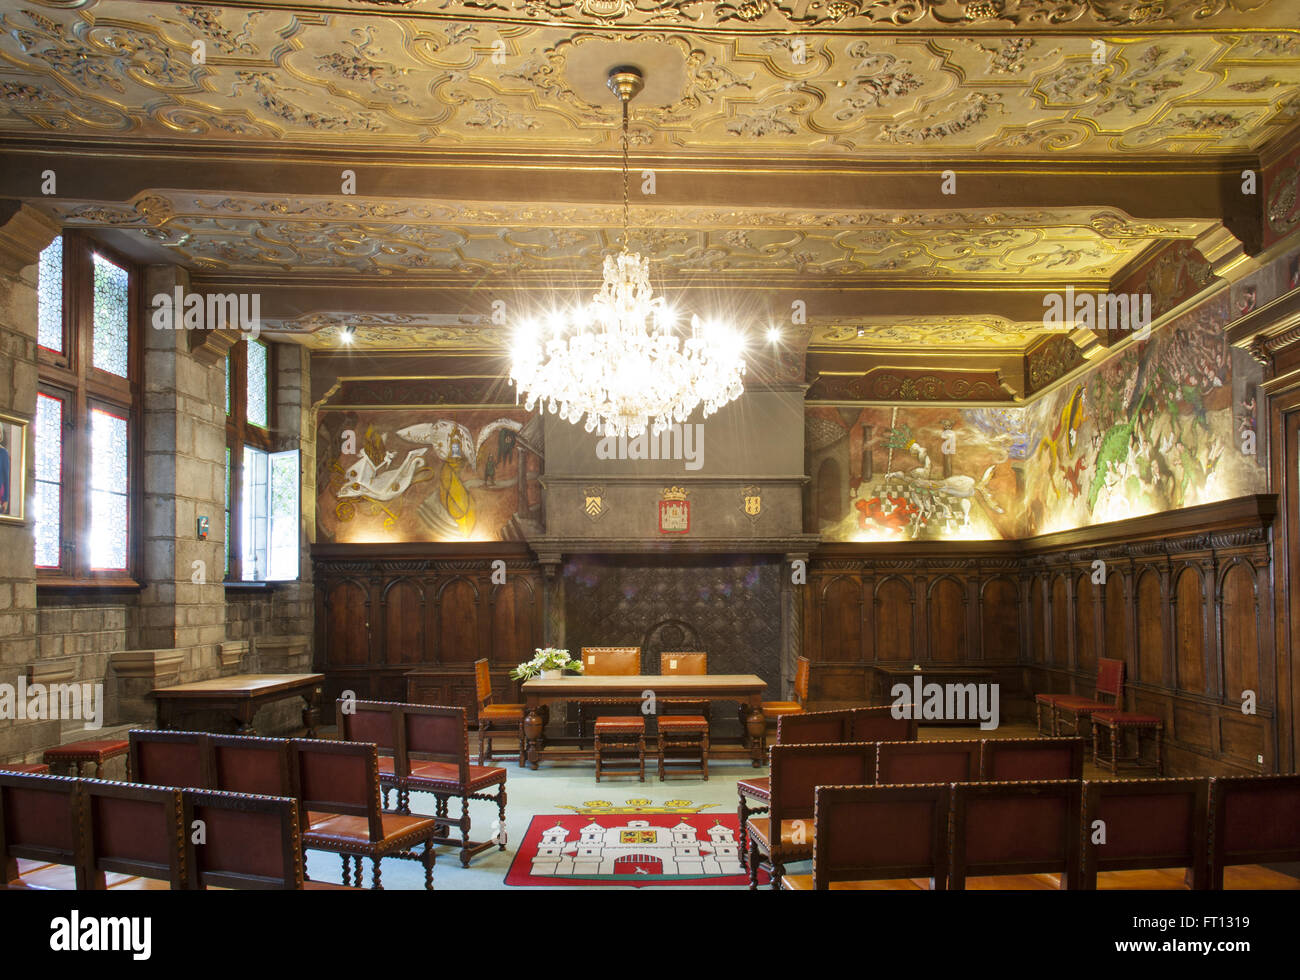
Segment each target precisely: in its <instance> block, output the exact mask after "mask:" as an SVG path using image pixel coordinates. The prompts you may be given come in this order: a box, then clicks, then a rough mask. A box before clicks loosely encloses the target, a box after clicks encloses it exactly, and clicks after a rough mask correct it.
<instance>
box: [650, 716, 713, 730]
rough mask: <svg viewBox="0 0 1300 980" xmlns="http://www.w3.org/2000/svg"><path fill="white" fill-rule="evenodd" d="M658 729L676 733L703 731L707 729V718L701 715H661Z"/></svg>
mask: <svg viewBox="0 0 1300 980" xmlns="http://www.w3.org/2000/svg"><path fill="white" fill-rule="evenodd" d="M659 730H660V731H661V732H674V733H676V734H690V733H691V732H701V733H703V732H707V731H708V730H709V720H708V719H707V718H705V717H704V716H703V715H661V716H660V718H659Z"/></svg>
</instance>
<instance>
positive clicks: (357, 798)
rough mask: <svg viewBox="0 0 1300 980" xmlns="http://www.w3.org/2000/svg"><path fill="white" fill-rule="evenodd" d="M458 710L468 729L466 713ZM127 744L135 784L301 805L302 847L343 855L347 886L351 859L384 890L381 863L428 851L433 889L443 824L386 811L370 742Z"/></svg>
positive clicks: (174, 737)
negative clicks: (366, 865) (366, 863)
mask: <svg viewBox="0 0 1300 980" xmlns="http://www.w3.org/2000/svg"><path fill="white" fill-rule="evenodd" d="M455 710H457V711H459V712H460V722H461V725H462V727H463V725H464V709H463V708H458V709H455ZM128 738H129V739H130V749H129V765H130V772H131V778H132V779H133V780H134V781H135V782H137V783H144V784H151V785H157V786H172V787H180V788H192V789H207V790H220V791H226V792H235V793H251V794H256V795H262V796H274V797H284V798H289V799H293V800H296V801H297V802H298V810H299V822H300V824H301V827H300V830H301V838H302V841H301V843H302V847H303V848H314V849H317V850H323V851H330V852H333V853H336V854H338V855H339V856H340V858H341V860H342V862H343V882H344V884H347V883H348V882H349V880H350V877H351V865H350V863H349V861H350V860H352V861H355V864H356V880H357V884H358V885H360V883H361V874H362V859H363V858H367V857H368V858H370V860H371V887H373V888H382V883H381V869H380V865H381V863H382V861H383V859H384V858H385V857H399V858H411V859H415V857H416V855H415V853H414V852H413V851H412V849H413V848H415V847H417V846H419V845H420V844H423V845H424V848H423V852H422V853H421V854H420V855H419V859H420V860H421V861H422V862H423V863H424V868H425V887H426V888H432V887H433V865H434V852H433V848H434V846H435V845H436V844H437V843H439V842H440V841H442V842H445V841H446V838H445V837H441V836H440V834H439V830H440V827H439V821H438V820H437V818H435V817H425V816H420V815H410V814H401V813H386V812H384V808H383V804H382V801H381V796H380V793H381V788H380V759H379V750H378V749H377V747H376V746H375V745H374V744H372V743H369V742H359V741H358V742H351V741H343V742H328V741H321V740H319V739H287V738H261V737H257V736H248V735H214V734H211V733H209V732H173V731H153V730H133V731H131V732H130V733H129V735H128ZM466 751H467V752H468V748H466Z"/></svg>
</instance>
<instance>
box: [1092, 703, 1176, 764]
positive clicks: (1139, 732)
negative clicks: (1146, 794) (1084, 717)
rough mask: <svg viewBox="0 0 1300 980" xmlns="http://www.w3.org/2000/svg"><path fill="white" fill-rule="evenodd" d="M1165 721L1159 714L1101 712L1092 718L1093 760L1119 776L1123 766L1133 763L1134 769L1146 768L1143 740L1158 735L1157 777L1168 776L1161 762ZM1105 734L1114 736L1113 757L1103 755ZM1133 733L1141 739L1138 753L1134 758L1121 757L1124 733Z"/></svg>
mask: <svg viewBox="0 0 1300 980" xmlns="http://www.w3.org/2000/svg"><path fill="white" fill-rule="evenodd" d="M1164 728H1165V724H1164V722H1163V721H1162V720H1161V719H1160V718H1158V717H1157V716H1155V715H1139V714H1134V713H1132V712H1125V711H1099V712H1096V713H1095V714H1093V716H1092V761H1093V763H1094V764H1095V765H1098V766H1101V767H1102V768H1103V769H1107V770H1109V771H1110V772H1112V773H1118V772H1119V768H1120V765H1121V764H1123V763H1128V764H1131V765H1132V766H1133V767H1134V768H1144V767H1145V765H1146V764H1145V763H1143V762H1142V738H1143V736H1145V735H1155V743H1156V761H1155V768H1156V775H1157V776H1163V775H1164V765H1163V764H1162V762H1161V759H1160V741H1161V736H1162V734H1163V732H1164ZM1103 731H1104V732H1105V733H1106V734H1108V735H1109V736H1110V758H1109V759H1106V758H1103V757H1102V755H1101V737H1102V734H1103ZM1128 731H1132V732H1133V733H1134V734H1135V736H1136V738H1137V751H1136V753H1135V754H1134V755H1131V756H1120V755H1119V746H1120V743H1121V742H1123V740H1124V733H1125V732H1128Z"/></svg>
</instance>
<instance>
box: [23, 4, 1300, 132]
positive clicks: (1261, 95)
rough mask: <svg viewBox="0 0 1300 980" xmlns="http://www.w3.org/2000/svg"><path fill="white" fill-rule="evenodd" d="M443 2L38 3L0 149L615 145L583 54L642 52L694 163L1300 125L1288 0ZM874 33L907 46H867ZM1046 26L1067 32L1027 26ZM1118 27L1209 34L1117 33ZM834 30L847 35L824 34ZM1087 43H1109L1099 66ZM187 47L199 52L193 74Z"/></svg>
mask: <svg viewBox="0 0 1300 980" xmlns="http://www.w3.org/2000/svg"><path fill="white" fill-rule="evenodd" d="M447 2H448V6H447V7H442V8H437V11H436V12H437V13H438V14H439V15H440V16H439V18H438V19H436V20H434V19H429V18H421V17H415V16H407V14H408V12H409V13H412V14H413V13H415V12H416V11H417V10H419V11H426V12H432V11H433V9H434V8H433V7H432V6H430V5H429V4H425V3H421V4H418V5H417V4H413V5H410V6H409V7H408V6H406V5H394V4H381V5H379V7H378V8H376V6H375V5H369V6H368V7H367V6H364V5H362V4H357V3H350V4H347V5H345V6H338V7H335V8H334V9H333V10H328V9H323V8H320V7H314V6H313V7H312V9H305V8H304V9H294V8H292V7H289V6H278V7H274V6H273V7H261V6H259V7H256V8H252V7H248V6H236V5H229V6H227V5H222V6H214V5H203V6H190V5H176V4H161V3H155V2H142V0H86V2H85V3H81V4H75V5H73V4H68V3H60V2H47V3H46V4H45V5H43V7H38V5H37V4H35V3H33V4H31V5H24V6H20V7H18V8H17V9H10V10H8V11H7V12H5V13H4V14H3V15H0V105H3V106H4V108H5V110H6V111H5V112H4V113H3V114H2V115H0V132H9V133H14V134H24V133H34V134H61V135H68V136H97V137H112V138H114V139H123V138H126V139H131V140H151V141H152V140H201V141H213V142H216V143H221V144H254V145H277V144H282V143H290V144H292V143H297V144H299V145H306V144H324V145H334V146H343V147H357V148H365V149H385V148H388V149H391V148H394V147H428V148H432V149H443V148H449V149H470V150H475V149H482V150H491V151H499V150H506V151H510V150H518V149H519V148H520V147H527V148H529V150H530V151H545V150H552V151H553V150H555V149H557V148H560V147H566V148H568V149H569V150H571V151H573V150H576V151H578V152H587V151H599V152H613V151H616V150H617V149H618V135H617V132H616V127H614V126H613V125H612V123H614V121H615V120H616V119H617V106H616V104H615V102H614V101H613V99H612V98H611V97H610V96H609V95H608V93H606V92H604V91H603V89H602V87H601V85H600V84H599V79H597V80H595V81H593V80H592V79H591V78H590V77H588V76H590V75H591V73H592V72H591V68H592V66H591V65H590V64H587V63H586V62H587V61H589V60H592V59H593V58H598V60H600V63H601V66H602V68H607V67H608V61H609V59H612V58H616V52H618V51H619V50H624V51H636V52H638V53H639V54H644V55H645V57H646V59H647V60H648V62H649V63H650V67H651V68H653V69H654V71H651V73H650V75H649V77H650V80H651V83H652V84H658V82H656V78H658V77H664V78H665V79H667V78H668V77H671V78H672V85H669V86H668V88H669V89H670V90H671V91H667V92H665V93H664V94H663V95H661V96H659V97H658V98H657V99H655V100H647V101H640V102H638V103H637V104H636V105H634V106H633V108H632V122H633V128H632V136H633V142H634V143H635V144H636V147H637V148H638V149H639V150H645V151H647V152H661V153H671V154H673V155H674V156H677V157H681V156H689V155H690V154H692V153H698V152H709V153H718V152H723V153H726V152H732V151H735V150H744V151H746V152H748V151H754V150H758V151H760V152H766V153H771V154H774V155H782V156H790V157H798V158H808V157H813V158H825V157H826V156H828V155H830V156H838V157H843V156H845V155H850V156H866V157H871V156H886V157H888V156H895V155H897V151H898V149H899V148H900V147H902V148H905V149H906V151H907V153H908V154H909V155H920V156H926V155H936V154H938V155H951V154H954V153H972V152H974V153H990V154H997V155H1003V156H1005V155H1020V156H1035V155H1047V154H1051V155H1055V154H1058V153H1061V152H1078V153H1126V154H1151V153H1159V154H1164V153H1171V154H1189V153H1190V154H1198V153H1215V154H1223V153H1230V152H1240V151H1249V150H1255V149H1258V148H1259V147H1261V146H1263V145H1264V144H1265V143H1267V142H1268V141H1269V140H1271V139H1272V138H1273V137H1274V136H1275V135H1276V134H1277V133H1279V132H1281V131H1282V130H1284V129H1286V128H1287V127H1289V126H1291V125H1293V124H1294V123H1295V122H1296V120H1297V119H1300V94H1298V93H1297V91H1296V84H1295V83H1296V79H1297V71H1298V70H1300V32H1297V31H1295V30H1294V29H1293V30H1291V31H1281V30H1279V31H1277V32H1275V33H1262V32H1261V33H1255V32H1254V31H1258V29H1259V28H1260V27H1261V26H1264V27H1267V22H1268V20H1269V15H1271V14H1278V15H1281V14H1282V13H1283V12H1284V7H1285V4H1284V3H1283V2H1281V0H1231V2H1230V0H1171V2H1169V3H1164V4H1153V3H1149V2H1145V0H1091V2H1087V3H1082V2H1079V3H1061V2H1051V0H1018V2H1017V0H973V2H970V3H951V4H939V5H936V4H933V3H930V2H928V0H798V3H797V4H793V5H787V6H784V7H783V6H782V5H780V4H777V3H772V2H771V0H739V2H738V3H737V4H736V5H732V4H728V3H713V4H705V3H703V2H698V0H697V2H691V3H680V2H679V3H676V4H669V5H665V4H661V3H658V2H655V3H654V4H650V3H649V0H635V3H636V5H633V0H531V3H530V2H526V0H501V2H500V3H497V2H495V0H483V2H484V3H485V4H490V7H488V8H470V7H467V6H464V5H459V6H460V7H461V9H464V10H466V11H470V10H477V11H478V12H479V13H480V14H490V13H500V14H511V15H512V16H517V18H518V23H495V22H494V23H489V22H486V21H484V20H475V19H474V18H472V17H470V18H468V19H464V20H453V19H447V18H448V17H450V16H451V10H452V9H453V8H452V7H451V5H450V0H447ZM516 3H521V4H522V6H518V7H515V6H514V4H516ZM796 7H797V8H798V9H800V10H802V11H803V13H802V14H796V13H795V9H796ZM744 11H747V12H748V14H749V18H748V19H747V17H746V16H743V15H742V12H744ZM783 11H784V13H783ZM945 11H947V12H948V13H947V14H945V13H944V12H945ZM1225 11H1226V12H1236V13H1241V14H1242V15H1243V19H1248V20H1249V21H1250V25H1249V26H1250V28H1251V30H1252V32H1245V31H1243V32H1242V33H1238V34H1233V33H1230V32H1213V33H1211V30H1212V29H1213V25H1214V24H1215V23H1216V22H1218V21H1220V20H1222V18H1220V17H1219V15H1221V14H1223V13H1224V12H1225ZM512 12H513V13H512ZM579 13H582V14H585V15H586V16H585V17H578V16H575V19H576V20H588V21H589V22H590V23H588V24H586V25H584V26H576V25H575V26H570V27H564V26H557V25H556V24H555V23H554V22H553V21H554V19H555V18H557V17H561V18H562V17H564V16H566V15H569V14H574V15H576V14H579ZM973 14H977V16H972V15H973ZM1085 14H1086V15H1088V16H1086V17H1085ZM1246 14H1249V17H1248V18H1247V17H1245V16H1244V15H1246ZM641 15H644V19H645V20H646V21H647V22H648V23H647V26H649V25H650V24H652V25H653V26H654V27H655V28H656V29H655V30H649V29H644V30H627V29H621V30H616V31H611V30H607V29H604V28H605V27H606V26H607V25H609V24H611V23H615V22H616V23H617V25H618V26H619V27H620V28H630V27H631V26H632V24H633V22H635V21H636V20H638V19H640V18H641ZM948 15H951V16H952V17H953V18H954V19H953V20H952V25H953V28H954V30H955V31H957V33H962V34H964V33H967V32H969V30H970V29H971V28H972V26H976V25H979V26H983V27H986V28H988V29H989V30H990V31H995V30H996V29H997V27H998V26H999V25H1001V26H1002V27H1003V29H1004V30H1005V31H1007V32H1008V33H1007V34H1004V35H998V34H996V33H990V34H989V35H988V36H980V37H969V36H945V35H944V32H943V31H942V30H939V31H938V32H937V33H936V32H934V31H933V30H931V32H930V34H929V36H908V35H907V34H906V33H898V32H897V28H898V27H900V26H905V27H916V28H917V29H918V30H920V29H923V27H924V25H923V23H922V22H925V24H928V25H930V27H931V28H933V27H934V26H936V25H938V26H941V25H943V24H944V23H946V21H945V20H944V17H945V16H948ZM1101 15H1104V16H1101ZM719 17H721V18H722V19H721V20H718V18H719ZM764 18H771V20H769V21H768V23H777V22H779V23H780V24H781V26H782V27H783V28H784V29H788V28H789V27H790V26H791V25H799V26H801V27H806V28H809V29H810V30H812V31H814V32H813V33H810V34H809V35H808V36H806V37H804V36H802V35H800V36H797V37H791V36H788V35H787V36H770V35H767V34H764V33H760V32H749V31H743V32H740V33H730V32H728V33H725V34H718V35H716V36H715V35H711V34H709V33H708V32H707V31H704V30H702V29H701V28H702V27H703V25H705V24H706V23H707V22H708V21H709V20H711V19H712V20H714V21H716V22H717V23H718V24H724V25H725V24H730V25H734V26H744V25H745V24H746V23H755V22H758V21H763V20H764ZM489 19H491V18H489ZM507 19H509V18H507ZM858 21H861V22H862V23H863V24H864V25H866V26H868V27H869V26H870V25H872V24H879V25H882V26H883V25H885V24H888V25H889V27H890V32H889V33H888V34H882V35H880V36H870V37H861V36H855V35H854V34H852V33H850V31H851V30H852V26H853V25H854V24H855V23H857V22H858ZM1030 23H1032V24H1033V25H1036V26H1038V27H1041V28H1043V29H1048V28H1052V27H1057V26H1060V25H1062V24H1071V25H1074V28H1075V30H1074V33H1070V34H1050V35H1044V36H1034V37H1027V36H1023V35H1020V34H1017V33H1011V32H1015V31H1017V30H1018V29H1020V28H1022V27H1024V26H1025V25H1027V24H1030ZM1107 23H1112V24H1114V25H1116V26H1123V25H1132V26H1137V25H1139V24H1140V25H1142V26H1143V27H1144V28H1145V29H1150V30H1152V31H1155V30H1157V29H1159V28H1165V29H1174V28H1178V27H1184V28H1186V27H1191V28H1194V29H1195V30H1196V31H1198V33H1185V34H1180V35H1177V36H1162V35H1159V34H1156V35H1155V36H1143V37H1125V36H1123V35H1114V36H1112V35H1108V34H1106V33H1105V32H1104V31H1102V32H1101V33H1100V34H1099V33H1098V32H1097V29H1098V28H1100V27H1102V26H1104V25H1105V24H1107ZM819 25H833V26H834V27H835V28H836V29H835V30H826V31H820V32H815V31H816V29H817V28H818V26H819ZM1286 26H1287V27H1290V28H1294V25H1293V24H1287V25H1286ZM673 27H676V30H671V28H673ZM597 28H599V29H597ZM841 28H843V29H844V30H841ZM769 29H770V28H769ZM1201 31H1204V33H1200V32H1201ZM1094 40H1100V41H1102V43H1103V46H1104V58H1103V61H1102V63H1101V64H1097V63H1095V62H1094V60H1093V56H1094V53H1095V49H1094V47H1093V41H1094ZM194 41H203V42H204V44H205V45H206V48H207V54H206V57H205V59H204V61H203V62H202V63H199V64H195V63H194V61H193V60H192V58H191V44H192V43H193V42H194ZM796 42H799V43H800V47H799V48H798V51H797V54H796V50H795V47H794V46H795V44H796ZM593 52H596V53H593ZM639 60H640V59H639ZM655 71H658V72H660V73H661V74H660V75H659V76H656V75H655ZM665 84H666V82H665Z"/></svg>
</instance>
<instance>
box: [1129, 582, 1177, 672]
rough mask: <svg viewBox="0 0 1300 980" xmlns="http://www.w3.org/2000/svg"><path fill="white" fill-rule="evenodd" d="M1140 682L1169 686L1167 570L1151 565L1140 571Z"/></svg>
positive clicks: (1138, 614) (1138, 626)
mask: <svg viewBox="0 0 1300 980" xmlns="http://www.w3.org/2000/svg"><path fill="white" fill-rule="evenodd" d="M1136 574H1137V583H1138V587H1137V613H1136V620H1137V640H1138V643H1137V655H1136V660H1137V668H1138V670H1137V680H1139V681H1141V682H1142V683H1144V684H1151V685H1153V686H1156V687H1168V686H1170V685H1169V683H1168V669H1167V661H1168V659H1169V655H1168V651H1167V649H1166V648H1167V643H1166V635H1167V633H1168V631H1167V630H1166V628H1165V619H1166V609H1167V607H1168V603H1167V602H1166V600H1165V586H1164V571H1163V569H1161V568H1159V567H1157V566H1155V565H1154V564H1151V563H1146V564H1144V565H1140V566H1138V569H1137V572H1136Z"/></svg>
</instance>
